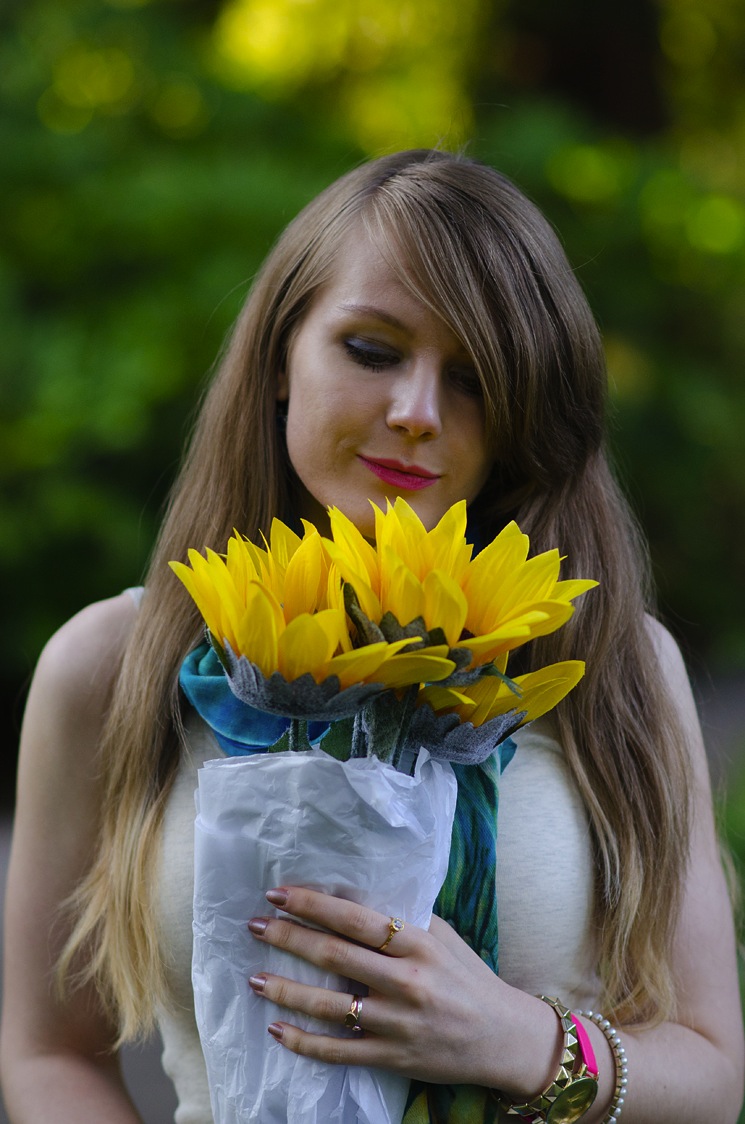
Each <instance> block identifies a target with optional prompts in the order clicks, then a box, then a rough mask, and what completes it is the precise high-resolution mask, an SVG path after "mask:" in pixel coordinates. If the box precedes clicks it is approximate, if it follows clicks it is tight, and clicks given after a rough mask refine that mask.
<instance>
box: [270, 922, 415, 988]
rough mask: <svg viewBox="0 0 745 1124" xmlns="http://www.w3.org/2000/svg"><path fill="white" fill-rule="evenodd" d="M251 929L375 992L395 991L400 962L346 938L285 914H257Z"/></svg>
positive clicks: (318, 965)
mask: <svg viewBox="0 0 745 1124" xmlns="http://www.w3.org/2000/svg"><path fill="white" fill-rule="evenodd" d="M248 928H249V930H250V931H251V933H252V934H253V936H254V937H256V938H257V939H258V940H260V941H264V942H265V943H266V944H270V945H272V947H274V948H281V949H283V950H284V951H285V952H290V953H292V954H293V955H294V956H299V957H300V958H301V959H303V960H307V961H308V963H310V964H315V965H316V967H318V968H323V969H324V970H325V971H327V972H334V973H335V974H336V975H338V976H344V977H346V978H347V979H350V980H359V982H360V983H361V984H363V985H365V986H366V987H368V988H372V989H373V990H374V991H382V992H384V993H386V994H390V993H391V992H392V991H393V990H395V987H396V983H395V981H394V979H393V978H392V969H394V968H395V965H396V961H394V960H392V959H389V958H388V957H384V956H380V954H379V953H377V952H373V951H372V950H371V949H369V948H363V947H362V946H361V945H357V944H353V943H352V942H351V941H348V940H345V939H344V938H343V937H337V936H336V935H335V934H333V933H327V932H320V931H319V930H318V929H310V928H307V927H306V926H305V925H302V924H299V923H298V922H296V921H289V920H288V921H286V920H285V919H284V918H281V917H254V918H252V919H251V921H249V923H248Z"/></svg>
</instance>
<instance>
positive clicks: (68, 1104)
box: [0, 594, 138, 1124]
mask: <svg viewBox="0 0 745 1124" xmlns="http://www.w3.org/2000/svg"><path fill="white" fill-rule="evenodd" d="M135 612H136V610H135V606H134V603H133V602H132V600H131V598H130V597H129V595H127V594H122V595H121V596H119V597H116V598H113V599H112V600H110V601H105V602H100V603H98V604H96V605H91V606H89V608H87V609H85V610H83V612H82V613H79V614H78V615H77V616H76V617H74V618H73V619H72V620H71V621H70V622H68V624H66V625H65V626H64V627H63V628H62V629H60V631H59V632H58V633H57V634H56V635H55V636H54V637H53V638H52V639H51V641H50V642H49V644H48V645H47V647H46V648H45V650H44V652H43V653H42V656H41V659H40V661H39V666H38V668H37V671H36V674H35V676H34V680H33V683H32V686H31V691H30V693H29V699H28V705H27V708H26V715H25V718H24V723H23V730H22V735H21V752H20V758H19V777H18V798H17V805H16V816H15V823H14V832H13V846H12V851H11V859H10V868H9V873H8V888H7V895H6V906H5V954H4V959H5V963H4V988H3V992H4V994H3V1017H2V1029H1V1034H0V1067H1V1073H2V1084H3V1091H4V1095H5V1100H6V1105H7V1109H8V1113H9V1116H10V1119H11V1120H12V1121H13V1124H24V1122H29V1124H30V1122H36V1121H40V1120H55V1121H59V1124H65V1122H67V1121H69V1122H70V1124H73V1122H74V1124H84V1122H85V1121H91V1124H93V1122H94V1121H95V1122H99V1121H101V1120H106V1121H107V1122H109V1124H135V1122H136V1121H137V1120H138V1116H137V1113H136V1111H135V1109H134V1108H133V1106H132V1104H131V1101H130V1100H129V1097H128V1095H127V1093H126V1090H125V1088H124V1085H123V1083H122V1079H121V1076H120V1073H119V1066H118V1062H117V1058H116V1055H115V1054H114V1053H112V1051H111V1046H112V1042H113V1041H114V1040H115V1037H116V1035H115V1033H114V1030H113V1028H112V1027H111V1026H110V1025H109V1024H108V1023H107V1021H106V1019H105V1018H104V1016H103V1014H102V1012H101V1010H100V1007H99V1004H98V1002H97V999H96V995H95V993H94V992H93V989H90V988H89V989H87V990H78V991H74V992H72V993H71V995H70V997H69V998H67V999H66V1000H65V1001H64V1002H62V1001H60V1000H59V999H58V997H57V995H56V991H55V984H54V978H53V977H54V964H55V961H56V959H57V956H58V953H59V950H60V948H61V947H62V943H63V941H64V937H65V935H66V934H65V933H64V932H63V931H62V925H61V923H60V918H59V906H60V904H61V903H62V902H63V901H64V900H65V898H66V897H67V896H68V895H69V893H70V892H71V891H72V890H73V888H74V887H75V885H76V884H77V883H78V882H79V880H80V878H81V877H82V876H83V874H84V873H85V871H86V868H87V866H88V863H89V861H90V856H91V854H92V853H93V849H94V847H95V834H96V825H97V818H98V817H97V807H98V804H99V787H98V786H99V782H98V779H97V771H98V770H97V763H96V754H97V750H98V742H99V736H100V732H101V728H102V723H103V719H104V715H105V710H106V706H107V702H108V698H109V694H110V689H111V685H112V678H113V668H115V667H116V666H117V664H118V657H119V655H120V653H121V651H122V648H123V645H124V643H125V641H126V637H127V635H128V632H129V629H130V627H131V624H132V621H133V620H134V616H135Z"/></svg>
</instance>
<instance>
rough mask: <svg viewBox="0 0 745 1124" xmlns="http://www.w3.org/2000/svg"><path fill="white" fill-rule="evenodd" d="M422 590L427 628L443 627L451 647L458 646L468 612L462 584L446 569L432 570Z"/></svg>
mask: <svg viewBox="0 0 745 1124" xmlns="http://www.w3.org/2000/svg"><path fill="white" fill-rule="evenodd" d="M422 591H423V593H424V620H425V622H426V624H427V628H428V629H432V628H435V627H437V628H441V629H442V630H443V632H444V633H445V636H446V638H447V642H448V644H449V645H450V647H451V648H454V647H456V645H457V644H458V642H459V640H460V636H461V632H462V631H463V625H464V624H465V621H466V613H467V612H468V603H467V602H466V598H465V596H464V594H463V591H462V590H461V588H460V586H459V585H458V583H457V582H456V581H454V580H453V578H451V577H450V576H449V575H448V574H446V573H445V571H444V570H430V572H429V573H428V574H427V576H426V578H425V579H424V582H423V583H422Z"/></svg>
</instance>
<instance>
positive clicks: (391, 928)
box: [378, 917, 404, 952]
mask: <svg viewBox="0 0 745 1124" xmlns="http://www.w3.org/2000/svg"><path fill="white" fill-rule="evenodd" d="M403 927H404V923H403V921H402V920H401V918H400V917H391V919H390V921H389V922H388V936H387V937H386V938H385V940H384V941H383V943H382V945H381V946H380V948H379V949H378V952H385V950H386V949H387V948H388V945H389V944H390V943H391V941H392V940H393V938H394V937H395V935H396V933H400V932H401V930H402V929H403Z"/></svg>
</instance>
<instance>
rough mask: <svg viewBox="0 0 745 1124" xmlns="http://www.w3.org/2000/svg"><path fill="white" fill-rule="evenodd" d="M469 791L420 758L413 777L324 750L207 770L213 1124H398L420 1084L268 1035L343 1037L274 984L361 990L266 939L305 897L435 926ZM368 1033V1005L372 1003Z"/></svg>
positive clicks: (205, 899) (199, 931)
mask: <svg viewBox="0 0 745 1124" xmlns="http://www.w3.org/2000/svg"><path fill="white" fill-rule="evenodd" d="M456 795H457V784H456V781H455V777H454V774H453V772H452V769H451V768H450V765H449V764H447V763H446V762H443V761H435V760H433V759H431V758H430V756H429V754H428V753H427V751H426V750H422V751H421V753H420V756H419V759H418V761H417V765H416V770H415V773H414V776H407V775H405V774H404V773H401V772H398V771H397V770H395V769H394V768H393V767H392V766H390V765H388V764H385V763H384V762H381V761H380V760H379V759H377V758H375V757H370V758H358V759H352V760H349V761H338V760H336V759H335V758H333V757H331V756H330V755H328V754H326V753H324V752H323V750H320V749H315V750H313V751H311V752H292V753H286V752H283V753H270V754H260V755H255V756H252V757H233V758H227V759H219V760H215V761H208V762H206V763H205V766H204V767H203V768H202V769H200V770H199V787H198V790H197V794H196V800H197V818H196V824H195V857H194V862H195V871H194V874H195V879H194V954H193V963H192V980H193V985H194V1000H195V1011H196V1017H197V1025H198V1027H199V1033H200V1037H201V1042H202V1049H203V1051H204V1056H205V1061H206V1064H207V1073H208V1077H209V1084H210V1097H211V1101H212V1112H213V1115H214V1118H215V1124H249V1122H254V1121H256V1122H260V1124H400V1121H401V1118H402V1116H403V1111H404V1107H405V1102H406V1096H407V1092H408V1086H409V1082H408V1079H407V1078H402V1077H399V1076H397V1075H395V1074H392V1073H390V1072H387V1071H384V1070H374V1069H367V1068H363V1067H361V1066H350V1067H346V1066H332V1065H329V1064H327V1063H322V1062H317V1061H314V1060H311V1059H309V1058H303V1057H299V1056H297V1055H295V1054H293V1053H291V1052H290V1051H289V1050H287V1049H285V1048H284V1047H283V1046H281V1044H280V1043H278V1042H275V1041H274V1040H273V1039H272V1038H271V1036H270V1035H269V1034H268V1033H267V1029H266V1028H267V1026H268V1025H269V1023H270V1022H273V1021H275V1020H278V1019H279V1020H284V1021H291V1022H292V1023H293V1024H294V1025H297V1026H301V1027H303V1028H304V1029H308V1030H315V1031H318V1032H321V1033H323V1034H336V1035H339V1036H348V1035H350V1034H351V1033H352V1032H351V1031H349V1030H346V1029H345V1028H344V1027H343V1026H341V1025H338V1026H332V1025H331V1024H329V1023H323V1022H320V1021H319V1020H316V1019H312V1018H310V1017H308V1016H304V1015H299V1014H296V1013H295V1012H289V1011H286V1010H283V1009H281V1008H279V1007H277V1006H276V1005H275V1004H273V1003H271V1002H270V1001H269V1000H267V999H264V998H262V997H260V996H256V995H254V994H253V992H252V991H251V988H250V987H249V985H248V978H249V976H251V975H254V974H256V973H258V972H262V971H263V972H268V973H270V974H278V975H283V976H286V977H288V978H290V979H294V980H298V981H301V982H305V983H310V984H313V985H315V986H320V987H326V988H331V989H334V990H337V991H343V992H348V993H353V992H357V993H360V994H364V989H363V988H361V987H359V986H353V985H352V983H351V982H350V981H347V980H344V979H342V978H341V977H338V976H335V975H334V974H332V973H328V972H324V971H323V970H322V969H320V968H316V967H315V966H314V965H312V964H308V963H306V962H305V961H303V960H300V959H299V958H297V957H294V956H291V955H290V954H289V953H286V952H284V951H282V950H281V949H274V948H271V947H270V946H268V945H265V944H262V943H260V942H259V941H257V940H255V938H254V937H252V936H251V934H250V933H249V932H248V929H247V922H248V920H249V919H250V918H251V917H256V916H267V915H271V914H273V913H277V914H281V911H279V910H272V909H271V907H269V905H268V903H267V901H266V899H265V897H264V893H265V891H266V890H268V889H270V888H271V887H273V886H282V885H302V886H307V887H310V888H313V889H318V890H325V891H326V892H328V893H330V894H334V895H336V896H339V897H343V898H347V899H349V900H352V901H356V902H359V903H364V904H365V905H368V906H370V908H372V909H375V910H379V911H380V912H381V913H384V914H386V915H394V916H398V917H403V918H404V920H406V921H407V922H409V923H411V924H413V925H418V926H421V927H423V928H427V926H428V925H429V920H430V917H431V913H432V906H433V904H434V901H435V899H436V897H437V894H438V892H439V890H440V887H441V886H442V883H443V882H444V880H445V875H446V873H447V866H448V855H449V851H450V838H451V831H452V824H453V816H454V812H455V801H456ZM362 1018H363V1023H364V1005H363V1016H362Z"/></svg>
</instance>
